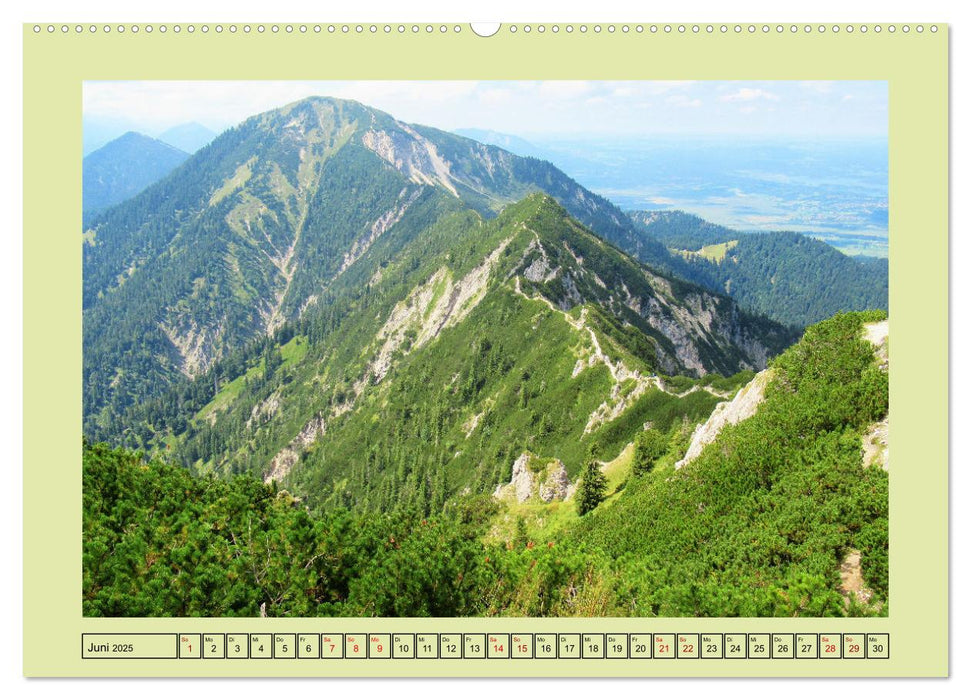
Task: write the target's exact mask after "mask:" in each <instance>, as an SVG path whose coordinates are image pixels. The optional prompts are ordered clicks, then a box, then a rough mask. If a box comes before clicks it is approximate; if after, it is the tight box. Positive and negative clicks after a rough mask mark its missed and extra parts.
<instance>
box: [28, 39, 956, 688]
mask: <svg viewBox="0 0 971 700" xmlns="http://www.w3.org/2000/svg"><path fill="white" fill-rule="evenodd" d="M23 32H24V36H23V44H24V132H23V144H24V173H23V185H24V230H23V242H24V300H25V301H24V350H25V352H24V407H23V418H24V467H23V469H24V494H25V495H24V530H25V532H24V570H25V578H24V581H25V585H24V601H23V605H24V627H25V631H24V673H25V674H26V675H28V676H345V677H355V676H367V677H375V676H400V677H404V676H498V677H503V676H540V677H552V676H555V677H563V676H695V677H699V676H701V677H703V676H717V677H727V676H833V677H836V676H850V677H852V676H942V675H947V673H948V665H947V659H948V588H947V580H948V579H947V570H948V558H947V554H948V450H947V445H948V392H947V387H948V257H947V254H948V64H947V56H948V27H947V25H945V24H935V23H911V24H891V23H880V22H876V23H866V24H820V23H814V24H776V23H744V24H721V23H713V24H694V23H692V24H652V23H633V22H631V23H586V24H583V23H574V24H564V23H545V24H544V23H530V24H495V25H486V24H471V25H470V24H454V23H449V24H441V23H432V24H428V23H422V24H399V23H389V24H385V23H362V24H353V23H352V24H328V23H306V24H302V23H292V24H290V23H266V24H256V23H250V24H247V23H234V22H232V21H226V22H221V23H209V24H200V23H182V24H180V23H164V24H127V23H104V22H100V23H96V24H91V23H82V24H73V23H72V24H60V23H57V24H46V23H45V24H27V25H25V26H24V29H23ZM72 237H77V238H75V241H74V243H71V242H70V239H71V238H72ZM891 339H892V343H891ZM891 347H892V351H891ZM891 415H892V420H891ZM891 425H892V434H893V461H892V467H891V460H890V444H891ZM54 621H56V624H54Z"/></svg>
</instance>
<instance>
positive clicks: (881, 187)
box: [531, 137, 888, 256]
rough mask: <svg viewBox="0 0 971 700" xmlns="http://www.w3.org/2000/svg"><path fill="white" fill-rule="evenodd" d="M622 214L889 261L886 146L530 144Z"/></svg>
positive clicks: (712, 140) (678, 140)
mask: <svg viewBox="0 0 971 700" xmlns="http://www.w3.org/2000/svg"><path fill="white" fill-rule="evenodd" d="M531 141H532V143H534V144H535V145H536V146H538V147H539V148H541V149H542V150H543V157H545V158H547V159H549V160H551V161H552V162H553V163H554V164H555V165H557V166H558V167H559V168H560V169H562V170H564V171H565V172H566V173H568V174H569V175H570V176H571V177H573V178H574V179H576V180H577V181H578V182H580V183H581V184H583V185H584V186H585V187H587V188H589V189H591V190H593V191H594V192H597V193H598V194H601V195H603V196H605V197H607V198H608V199H610V200H611V201H612V202H614V203H615V204H617V205H618V206H620V207H621V208H622V209H683V210H685V211H688V212H690V213H692V214H696V215H698V216H701V217H702V218H704V219H707V220H708V221H711V222H713V223H716V224H721V225H723V226H729V227H731V228H736V229H740V230H744V231H774V230H789V231H800V232H803V233H808V234H812V235H813V236H815V237H817V238H820V239H823V240H826V241H827V242H829V243H831V244H832V245H834V246H836V247H837V248H839V249H841V250H843V251H844V252H846V253H848V254H852V255H856V254H866V255H879V256H886V255H887V253H888V234H887V231H888V208H887V207H888V203H887V200H888V195H887V192H888V177H887V167H888V166H887V142H886V140H885V139H858V140H850V139H841V140H826V141H799V142H795V141H791V140H789V141H785V140H781V139H779V138H773V139H755V138H751V137H739V138H726V137H703V138H697V137H693V138H687V137H656V138H653V139H650V140H644V139H640V138H639V139H636V140H634V141H630V140H607V139H600V140H598V139H591V140H584V141H578V140H571V141H563V140H552V139H550V140H546V139H538V138H533V139H531Z"/></svg>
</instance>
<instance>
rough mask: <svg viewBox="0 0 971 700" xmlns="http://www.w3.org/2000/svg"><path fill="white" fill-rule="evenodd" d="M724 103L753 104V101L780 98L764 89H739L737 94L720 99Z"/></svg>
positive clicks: (730, 94) (733, 93) (723, 96)
mask: <svg viewBox="0 0 971 700" xmlns="http://www.w3.org/2000/svg"><path fill="white" fill-rule="evenodd" d="M718 99H720V100H721V101H722V102H752V101H753V100H772V101H775V100H778V99H779V96H778V95H776V94H775V93H773V92H769V91H767V90H763V89H762V88H750V87H743V88H739V89H738V90H736V91H735V92H732V93H729V94H728V95H722V96H721V97H719V98H718Z"/></svg>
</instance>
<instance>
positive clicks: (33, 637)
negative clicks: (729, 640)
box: [23, 24, 948, 676]
mask: <svg viewBox="0 0 971 700" xmlns="http://www.w3.org/2000/svg"><path fill="white" fill-rule="evenodd" d="M41 26H42V31H41V32H40V33H35V32H34V31H33V25H25V26H24V234H23V235H24V263H23V264H24V465H23V469H24V494H23V502H24V639H23V644H24V649H23V651H24V673H25V675H28V676H208V675H213V676H219V675H222V676H305V675H306V676H313V675H344V676H435V675H439V676H463V675H467V676H882V675H893V676H939V675H946V674H947V672H948V557H947V555H948V36H947V35H948V29H947V26H946V25H943V24H941V25H937V27H938V31H936V32H935V33H932V32H930V31H929V27H930V25H925V31H924V32H923V33H919V34H918V33H916V32H915V31H914V30H913V28H912V29H911V31H910V32H909V33H906V34H905V33H902V32H901V31H900V27H899V25H898V30H897V32H896V33H894V34H890V33H889V32H887V31H886V28H885V27H884V31H882V32H881V33H879V34H878V33H875V32H873V31H872V30H871V31H870V32H868V33H866V34H862V33H861V32H860V31H856V32H853V33H848V32H847V31H845V30H844V31H841V32H839V33H838V34H834V33H833V32H832V29H831V28H828V31H826V32H825V33H819V32H818V31H817V30H816V26H815V25H814V26H813V31H812V32H810V33H806V32H805V31H804V30H803V29H802V25H799V31H798V32H796V33H792V32H790V30H789V25H786V27H785V31H784V32H782V33H777V32H776V30H775V25H774V24H772V25H770V26H771V30H770V32H768V33H763V32H762V31H761V25H756V27H757V30H756V32H755V33H749V32H748V31H747V25H743V26H742V31H741V32H740V33H736V32H735V31H733V29H732V28H730V29H729V31H728V32H727V33H724V34H723V33H721V32H720V31H719V30H718V26H717V25H716V28H715V32H714V33H713V34H708V33H707V32H706V31H705V29H704V25H702V28H701V31H700V32H698V33H694V32H692V31H691V28H690V25H689V26H688V27H687V28H686V31H685V32H683V33H682V32H679V31H678V28H677V25H674V26H673V27H672V31H671V32H670V33H665V32H664V31H663V28H659V30H658V32H657V33H656V34H654V33H650V31H649V27H648V25H644V31H643V33H637V32H636V31H635V29H634V26H633V25H632V26H631V30H630V32H628V33H622V31H621V28H620V26H619V25H618V26H617V31H616V32H614V33H608V32H607V31H606V27H605V29H604V31H603V32H601V33H594V32H593V31H587V32H586V33H583V34H581V33H580V32H579V31H574V32H572V33H569V34H568V33H567V32H566V31H564V27H561V31H559V32H558V33H556V34H554V33H552V32H550V31H547V32H546V33H544V34H539V33H537V32H532V33H530V34H525V33H523V32H521V31H520V32H517V33H515V34H512V33H510V32H509V31H508V30H507V29H506V28H503V29H502V30H501V31H500V32H499V33H498V34H497V35H495V36H493V37H490V38H488V39H484V38H479V37H477V36H475V35H474V34H473V33H472V31H471V30H470V28H469V26H468V25H463V26H462V31H461V32H460V33H455V32H454V31H453V30H452V29H451V25H450V30H449V31H448V32H445V33H441V32H440V31H438V25H436V28H435V31H434V32H432V33H426V32H425V31H421V32H420V33H418V34H413V33H412V32H411V31H406V32H405V33H403V34H399V33H398V32H397V31H395V30H394V27H395V25H392V27H393V29H392V31H391V32H390V33H389V34H385V33H384V32H383V25H378V30H377V33H375V34H372V33H370V32H369V30H368V27H369V25H365V28H364V32H363V33H361V34H357V33H355V30H354V25H351V27H350V32H349V33H347V34H344V33H342V32H341V31H340V28H338V31H337V32H335V33H333V34H330V33H328V32H327V30H326V26H325V27H324V29H323V31H322V32H321V33H319V34H318V33H315V32H313V29H312V28H311V27H308V30H307V32H306V33H300V32H299V30H298V28H297V27H294V31H293V33H286V31H285V28H284V27H283V26H281V27H280V31H279V33H272V32H271V31H270V29H269V26H268V27H267V31H266V32H265V33H262V34H258V33H257V32H256V31H255V26H254V29H253V31H252V32H251V33H249V34H244V33H243V32H242V31H241V26H240V30H239V31H237V32H236V33H230V32H229V30H228V27H229V25H228V24H226V25H224V31H222V32H221V33H216V32H215V31H214V26H212V27H210V31H209V32H208V33H202V32H201V31H200V30H199V27H198V26H197V30H196V32H195V33H193V34H189V33H187V32H186V31H185V30H184V29H183V31H182V32H181V33H179V34H175V33H173V32H172V31H171V25H169V31H168V32H166V33H164V34H163V33H160V32H159V31H158V25H156V27H155V31H153V32H151V33H147V32H146V31H145V27H140V29H141V31H139V32H138V33H137V34H134V33H132V32H131V31H130V29H129V31H126V32H124V33H123V34H122V33H119V32H118V31H117V29H115V28H113V29H114V30H113V31H112V32H111V33H110V34H105V33H103V31H101V27H102V26H103V25H98V31H97V33H94V34H92V33H90V32H89V31H88V25H87V24H85V25H84V26H83V31H82V32H81V33H76V31H75V25H74V24H71V25H69V27H68V31H67V32H66V33H64V32H62V31H61V25H57V26H56V30H55V32H54V33H50V34H49V33H48V32H47V27H46V24H45V25H41ZM136 79H137V80H235V79H239V80H243V79H245V80H296V79H305V80H311V79H313V80H323V79H327V80H341V79H359V80H360V79H382V80H395V79H408V80H412V79H442V80H445V79H448V80H467V79H483V80H488V79H503V80H516V79H546V80H550V79H572V80H577V79H590V80H604V79H613V80H642V79H649V80H686V79H690V80H740V79H744V80H884V81H887V82H888V86H889V102H890V117H889V118H890V278H891V281H890V308H891V319H892V337H893V369H892V372H891V384H890V405H891V406H892V414H893V419H892V425H893V429H892V431H893V460H892V465H893V466H892V472H891V475H890V501H891V502H890V512H891V517H890V546H891V553H890V565H891V575H890V591H891V593H890V603H891V604H890V615H889V617H888V618H885V619H866V620H855V621H854V620H832V619H740V620H739V619H732V620H723V619H690V618H680V619H650V618H645V619H584V620H562V619H543V620H529V619H461V620H442V619H387V620H346V619H321V620H287V619H283V620H278V619H265V620H264V619H236V620H228V619H227V620H206V619H150V620H148V619H84V618H82V616H81V544H82V542H81V465H80V461H81V450H80V447H81V445H80V443H81V245H80V234H81V226H80V214H81V89H82V81H84V80H136ZM147 631H153V632H173V633H187V632H197V633H211V632H245V633H249V632H296V633H300V632H321V633H340V632H344V633H372V632H415V633H418V632H481V633H490V632H491V633H516V632H533V633H537V632H552V633H555V632H605V633H619V632H647V633H658V632H675V633H678V632H680V633H705V632H722V633H726V632H746V633H748V632H772V633H812V632H818V633H834V632H859V633H883V632H889V633H890V634H891V645H890V655H891V656H890V659H889V660H886V661H878V660H864V661H858V660H827V661H808V660H793V661H784V660H766V661H755V660H741V661H730V660H668V661H662V660H648V661H616V660H602V661H593V660H582V661H565V660H563V661H555V660H554V661H540V660H533V661H520V660H481V661H468V660H467V661H443V660H440V661H404V660H393V661H381V660H368V661H353V662H352V661H345V662H340V663H335V662H328V661H323V660H318V661H307V660H292V661H283V660H267V661H232V660H212V661H208V660H207V661H203V660H182V661H135V660H121V661H106V660H99V661H86V662H82V660H81V653H80V652H81V650H80V646H81V633H82V632H147Z"/></svg>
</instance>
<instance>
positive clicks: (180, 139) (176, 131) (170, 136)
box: [158, 122, 218, 153]
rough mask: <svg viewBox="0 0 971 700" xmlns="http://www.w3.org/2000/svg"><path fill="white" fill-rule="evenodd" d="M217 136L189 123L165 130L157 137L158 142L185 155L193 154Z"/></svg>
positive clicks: (207, 129) (211, 131) (196, 124)
mask: <svg viewBox="0 0 971 700" xmlns="http://www.w3.org/2000/svg"><path fill="white" fill-rule="evenodd" d="M216 136H218V134H217V133H216V132H215V131H213V130H212V129H209V128H207V127H205V126H203V125H202V124H200V123H199V122H189V123H188V124H179V125H178V126H173V127H172V128H171V129H166V130H165V131H163V132H162V133H161V134H159V135H158V140H159V141H164V142H165V143H169V144H172V145H173V146H175V147H176V148H179V149H181V150H183V151H185V152H186V153H195V152H196V151H198V150H199V149H200V148H202V147H203V146H205V145H206V144H207V143H209V142H210V141H212V140H213V139H214V138H216Z"/></svg>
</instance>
